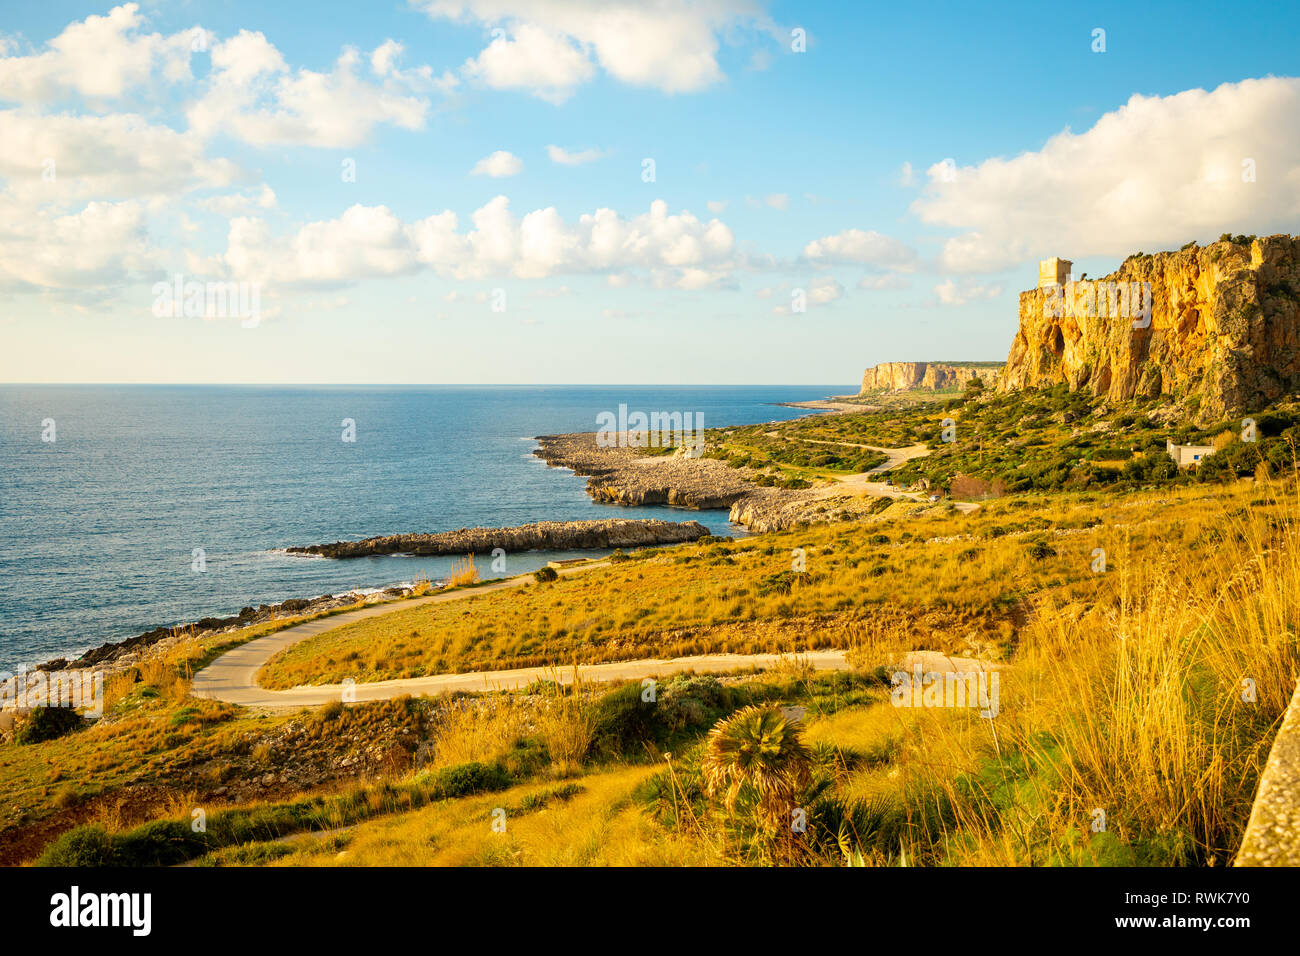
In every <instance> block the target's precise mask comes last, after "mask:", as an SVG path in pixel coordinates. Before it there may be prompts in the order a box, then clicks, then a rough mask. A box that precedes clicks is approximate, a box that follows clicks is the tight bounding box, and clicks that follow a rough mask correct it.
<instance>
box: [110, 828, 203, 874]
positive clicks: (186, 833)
mask: <svg viewBox="0 0 1300 956" xmlns="http://www.w3.org/2000/svg"><path fill="white" fill-rule="evenodd" d="M113 843H114V845H115V848H116V852H115V854H114V856H115V862H116V864H117V865H119V866H174V865H175V864H177V863H183V862H184V861H186V860H188V859H191V858H193V857H195V856H198V855H200V854H201V853H203V852H204V851H205V850H207V849H208V841H207V834H205V833H195V832H194V831H193V829H192V828H191V827H190V825H189V824H188V823H184V822H182V821H180V820H154V821H153V822H152V823H146V824H144V826H140V827H136V828H135V829H134V830H131V831H130V832H129V833H124V834H121V835H120V836H118V837H116V838H115V839H114V841H113Z"/></svg>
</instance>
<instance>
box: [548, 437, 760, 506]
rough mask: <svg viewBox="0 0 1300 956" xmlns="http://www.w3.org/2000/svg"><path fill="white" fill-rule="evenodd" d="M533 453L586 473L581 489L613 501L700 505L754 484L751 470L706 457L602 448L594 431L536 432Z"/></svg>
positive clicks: (736, 495) (730, 498)
mask: <svg viewBox="0 0 1300 956" xmlns="http://www.w3.org/2000/svg"><path fill="white" fill-rule="evenodd" d="M537 443H538V447H537V449H536V450H534V451H533V454H534V455H536V456H537V457H538V458H541V459H542V460H543V461H545V462H546V463H547V464H548V465H551V466H553V467H558V468H568V469H569V470H570V471H572V472H573V473H574V474H576V475H587V476H590V477H589V478H588V479H587V494H589V495H591V497H592V498H594V499H595V500H596V501H604V502H608V503H609V504H616V505H668V506H669V507H671V508H689V509H692V510H696V511H700V510H707V509H720V508H730V507H731V506H732V505H733V504H734V503H735V502H737V501H738V500H740V499H741V498H743V497H744V496H745V495H747V494H749V493H751V492H752V491H753V490H754V485H753V484H752V483H750V482H747V481H745V480H744V479H745V477H746V476H747V475H756V474H757V472H754V471H751V470H750V469H748V468H732V467H730V466H729V465H727V464H726V463H724V462H721V461H717V460H715V459H712V458H690V457H687V456H685V455H642V454H639V453H638V450H637V449H635V448H603V447H601V446H599V445H597V444H596V435H595V433H594V432H577V433H573V434H567V435H539V436H538V437H537Z"/></svg>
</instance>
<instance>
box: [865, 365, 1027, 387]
mask: <svg viewBox="0 0 1300 956" xmlns="http://www.w3.org/2000/svg"><path fill="white" fill-rule="evenodd" d="M1001 371H1002V365H1001V363H999V362H989V363H987V364H982V365H966V364H964V363H962V364H952V363H947V362H881V363H880V364H879V365H873V366H871V368H869V369H867V370H866V372H865V373H863V376H862V394H865V393H867V392H906V391H911V390H913V389H929V390H931V391H938V390H939V389H954V388H963V389H964V388H965V387H966V383H967V382H969V381H970V380H971V379H972V378H977V379H979V380H980V381H981V382H983V383H984V384H985V385H988V386H992V385H995V384H997V380H998V375H999V374H1000V372H1001Z"/></svg>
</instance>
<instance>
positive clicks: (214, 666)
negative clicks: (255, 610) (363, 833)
mask: <svg viewBox="0 0 1300 956" xmlns="http://www.w3.org/2000/svg"><path fill="white" fill-rule="evenodd" d="M607 563H608V562H599V563H593V564H588V565H582V566H579V567H576V568H566V569H563V570H561V571H560V573H561V574H562V575H566V576H567V575H571V574H578V573H582V572H584V571H587V570H590V569H592V568H595V567H602V566H605V565H606V564H607ZM530 580H531V575H520V576H517V577H513V578H505V579H503V580H501V581H493V582H491V583H489V584H485V585H483V586H482V587H478V588H473V589H467V590H463V591H460V590H458V591H449V592H447V593H445V594H433V595H430V596H428V597H422V598H416V599H414V600H409V601H397V602H393V603H389V604H376V605H371V606H370V607H366V608H361V609H358V610H356V611H346V612H344V613H343V614H337V615H334V616H332V617H325V618H318V619H316V620H314V621H305V622H304V623H302V624H295V625H294V626H293V627H287V628H285V629H284V630H283V631H277V632H276V633H274V634H268V635H266V636H265V637H259V638H256V639H255V640H252V641H249V642H248V643H247V644H241V645H240V646H239V647H236V648H232V649H231V650H229V651H227V652H226V653H224V654H222V655H221V656H220V657H218V658H217V659H216V660H214V661H213V662H212V663H211V664H209V665H208V666H207V667H205V668H203V670H201V671H199V672H198V673H197V674H195V675H194V681H193V683H192V684H191V686H190V693H191V694H193V695H194V696H195V697H202V698H206V699H209V700H221V701H225V702H226V703H230V704H240V705H242V706H244V707H252V708H259V709H280V708H300V707H319V706H321V705H323V704H328V703H330V702H331V701H336V700H344V692H345V690H346V691H348V692H349V693H348V697H347V700H348V702H353V701H355V702H357V703H361V702H363V701H376V700H388V699H389V698H392V697H401V696H402V695H404V694H410V695H412V696H416V697H419V696H432V695H436V694H449V693H452V692H454V691H471V692H477V691H493V690H515V689H517V688H520V687H527V686H528V685H529V684H530V683H532V682H533V681H535V680H541V679H546V678H550V679H553V680H558V681H560V682H561V683H564V684H568V683H570V682H572V680H573V677H574V668H573V667H572V666H567V667H519V668H513V669H510V670H499V671H473V672H470V673H467V674H435V675H432V676H429V677H411V678H404V679H401V680H385V681H372V682H366V683H358V684H354V685H351V686H345V685H343V684H320V685H315V686H300V687H291V688H289V689H288V690H268V689H267V688H264V687H261V686H260V685H259V684H258V683H257V673H258V671H259V670H261V669H262V666H263V665H264V664H266V662H267V661H269V660H270V659H271V658H272V657H273V656H275V655H276V654H277V653H279V652H280V651H282V650H284V649H285V648H286V647H291V646H292V645H294V644H297V643H298V642H299V641H302V640H306V639H307V638H309V637H315V636H316V635H318V634H323V633H325V632H326V631H332V630H334V629H335V628H337V627H344V626H345V625H348V624H351V623H353V622H355V621H361V620H365V619H366V618H371V617H379V616H381V615H384V614H393V613H396V612H397V611H404V610H407V609H408V608H412V607H419V606H421V605H424V604H435V603H438V602H441V601H458V600H462V599H464V598H468V597H472V596H473V595H475V594H483V593H485V592H489V591H502V590H506V589H508V588H517V587H524V586H527V585H528V584H529V582H530ZM783 656H784V657H785V658H786V659H787V660H788V659H789V655H779V654H701V655H698V656H695V657H674V658H669V659H658V658H645V659H642V660H635V661H614V662H611V663H607V664H585V665H582V666H581V667H579V668H577V671H578V674H579V676H580V677H581V679H582V680H584V681H593V682H600V681H612V680H640V679H642V678H645V677H661V676H666V675H669V674H677V673H681V672H682V671H688V670H694V671H705V672H707V671H713V672H718V671H736V670H745V669H748V668H751V667H771V666H773V665H775V664H777V663H778V662H779V661H780V660H781V659H782V657H783ZM799 660H800V661H801V662H802V661H806V662H807V663H808V665H809V666H811V667H812V668H814V669H815V670H848V669H849V664H848V662H847V661H846V660H845V658H844V652H843V651H810V652H807V653H805V654H800V655H799Z"/></svg>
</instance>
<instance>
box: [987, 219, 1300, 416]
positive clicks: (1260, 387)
mask: <svg viewBox="0 0 1300 956" xmlns="http://www.w3.org/2000/svg"><path fill="white" fill-rule="evenodd" d="M1238 238H1239V239H1240V240H1241V241H1230V240H1226V239H1224V240H1220V241H1219V242H1215V243H1212V244H1211V245H1208V246H1203V247H1202V246H1197V245H1195V244H1194V243H1189V244H1188V245H1187V246H1185V247H1184V248H1183V249H1181V250H1180V251H1178V252H1161V253H1158V254H1156V255H1142V254H1140V253H1139V254H1137V255H1134V256H1130V257H1129V258H1128V259H1127V260H1125V262H1124V264H1123V265H1121V266H1120V267H1119V269H1117V270H1116V271H1115V272H1113V273H1111V274H1110V275H1108V276H1105V277H1103V278H1102V279H1101V280H1098V281H1097V282H1094V283H1088V284H1084V283H1073V284H1071V286H1073V287H1074V288H1071V286H1067V287H1066V289H1065V290H1064V295H1063V296H1062V297H1061V298H1062V299H1067V300H1071V302H1072V304H1073V305H1074V306H1075V307H1074V308H1068V307H1067V308H1062V307H1061V302H1060V300H1059V299H1058V300H1056V301H1054V296H1053V293H1052V292H1051V291H1049V290H1047V289H1043V288H1038V289H1033V290H1030V291H1029V292H1022V293H1021V294H1020V328H1019V331H1018V332H1017V333H1016V337H1015V341H1014V342H1013V343H1012V345H1011V353H1010V355H1009V356H1008V357H1007V364H1006V368H1005V371H1004V373H1003V375H1002V377H1001V380H1000V382H999V384H998V387H999V389H1000V390H1001V391H1010V390H1012V389H1018V388H1024V387H1027V386H1046V385H1054V384H1057V383H1059V382H1065V383H1067V384H1068V385H1069V387H1070V388H1071V389H1078V388H1084V387H1087V388H1090V389H1091V390H1092V391H1093V392H1094V393H1095V394H1096V395H1098V396H1102V397H1104V398H1106V399H1107V400H1109V401H1111V402H1120V401H1126V400H1129V399H1133V398H1137V397H1164V398H1166V399H1167V400H1170V401H1173V402H1176V403H1178V404H1180V405H1182V406H1183V407H1184V409H1185V411H1186V412H1187V413H1188V414H1189V415H1190V416H1191V417H1194V418H1196V419H1198V420H1200V421H1203V422H1207V421H1213V420H1215V419H1221V418H1224V417H1227V416H1230V415H1235V414H1238V413H1240V412H1244V411H1248V410H1250V409H1253V408H1258V407H1261V406H1263V405H1267V404H1268V403H1270V402H1272V401H1274V400H1275V399H1277V398H1279V397H1281V396H1282V395H1285V394H1287V393H1288V392H1293V391H1296V390H1297V388H1300V240H1298V239H1296V238H1293V237H1291V236H1270V237H1268V238H1264V239H1254V238H1251V239H1249V240H1247V237H1238ZM1102 282H1105V283H1113V284H1114V287H1119V286H1120V284H1122V283H1129V284H1131V283H1139V288H1140V284H1141V283H1149V284H1150V295H1151V298H1150V321H1149V322H1148V321H1146V319H1145V318H1141V317H1139V318H1136V319H1135V318H1134V317H1133V316H1132V315H1131V314H1130V315H1128V316H1120V315H1115V314H1114V313H1115V312H1116V311H1117V310H1116V308H1115V305H1116V302H1115V300H1114V298H1113V297H1112V296H1111V294H1110V293H1109V292H1103V293H1102V294H1101V295H1100V296H1098V295H1097V289H1098V288H1102V289H1106V288H1108V287H1106V286H1101V283H1102ZM1089 285H1091V286H1092V289H1091V291H1089V289H1088V286H1089ZM1130 288H1131V285H1130ZM1087 295H1092V296H1093V297H1094V298H1095V302H1096V304H1095V305H1094V306H1091V307H1089V306H1087V305H1086V299H1087ZM1071 312H1072V313H1073V314H1068V313H1071ZM1135 325H1136V326H1137V327H1136V328H1135V327H1134V326H1135ZM1143 326H1146V327H1143Z"/></svg>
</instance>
